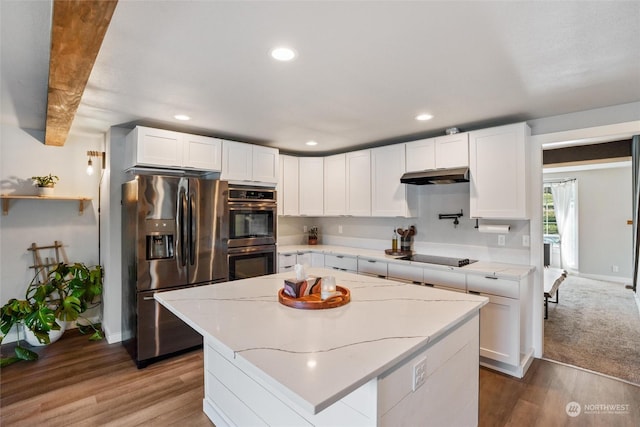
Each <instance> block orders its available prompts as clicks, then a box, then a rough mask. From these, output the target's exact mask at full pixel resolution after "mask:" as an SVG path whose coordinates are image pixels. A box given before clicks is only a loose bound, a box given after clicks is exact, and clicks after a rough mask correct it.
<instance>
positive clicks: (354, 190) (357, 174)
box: [345, 150, 371, 216]
mask: <svg viewBox="0 0 640 427" xmlns="http://www.w3.org/2000/svg"><path fill="white" fill-rule="evenodd" d="M345 171H346V176H347V179H346V184H347V188H346V190H347V192H346V196H347V215H354V216H371V150H361V151H352V152H350V153H347V155H346V169H345Z"/></svg>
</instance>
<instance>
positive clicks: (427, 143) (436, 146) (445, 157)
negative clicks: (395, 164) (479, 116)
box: [405, 133, 469, 172]
mask: <svg viewBox="0 0 640 427" xmlns="http://www.w3.org/2000/svg"><path fill="white" fill-rule="evenodd" d="M405 152H406V156H407V161H406V169H407V172H420V171H424V170H431V169H445V168H460V167H467V166H469V134H468V133H456V134H453V135H446V136H439V137H436V138H428V139H420V140H417V141H411V142H407V143H406V144H405Z"/></svg>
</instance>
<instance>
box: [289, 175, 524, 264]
mask: <svg viewBox="0 0 640 427" xmlns="http://www.w3.org/2000/svg"><path fill="white" fill-rule="evenodd" d="M414 197H417V198H418V216H417V217H416V218H377V217H285V216H281V217H279V222H278V227H279V229H278V241H279V243H280V244H304V243H306V235H305V234H304V233H303V227H304V226H312V225H317V226H318V227H319V229H320V243H322V244H337V245H346V246H355V247H363V248H370V249H379V250H383V249H387V248H390V247H391V237H392V234H393V230H394V229H396V228H398V227H401V228H407V227H408V226H410V225H415V226H416V230H417V233H416V235H415V237H414V243H413V250H415V251H419V252H423V253H430V254H434V255H445V256H460V257H475V258H477V259H482V260H488V261H496V262H513V263H519V264H529V248H527V247H524V246H522V236H525V235H529V233H530V230H529V221H522V220H520V221H518V220H493V221H489V220H480V224H508V225H510V226H511V230H510V232H509V233H506V234H505V237H506V239H505V240H506V241H505V246H498V234H492V233H480V232H478V230H477V229H475V228H474V227H475V223H476V222H475V220H472V219H470V218H469V183H456V184H446V185H425V186H419V187H417V191H416V192H415V195H414ZM461 209H462V211H463V216H462V217H461V218H460V219H459V221H460V223H459V224H458V225H457V226H456V227H454V224H453V219H443V220H440V219H439V218H438V214H441V213H444V214H453V213H459V212H460V210H461ZM340 226H342V233H340V232H339V227H340ZM398 244H399V243H398Z"/></svg>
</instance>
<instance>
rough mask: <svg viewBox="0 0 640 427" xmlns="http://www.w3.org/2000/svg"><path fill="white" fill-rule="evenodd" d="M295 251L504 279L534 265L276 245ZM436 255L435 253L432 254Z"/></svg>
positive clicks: (284, 250) (283, 251) (284, 251)
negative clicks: (454, 262) (449, 262)
mask: <svg viewBox="0 0 640 427" xmlns="http://www.w3.org/2000/svg"><path fill="white" fill-rule="evenodd" d="M297 252H318V253H324V254H336V255H337V254H339V255H350V256H354V257H360V258H366V259H375V260H380V261H387V262H394V263H398V264H406V265H415V266H419V267H424V268H431V269H434V270H449V271H458V272H461V273H470V274H474V275H491V276H493V277H500V278H505V279H521V278H523V277H526V276H527V275H528V274H529V273H531V272H532V271H533V270H534V269H535V267H533V266H531V265H522V264H507V263H497V262H490V261H478V262H474V263H473V264H469V265H466V266H464V267H451V266H444V265H437V264H426V263H422V262H412V261H406V260H401V259H398V257H397V256H391V255H387V254H385V253H384V251H382V250H372V249H362V248H354V247H349V246H336V245H285V246H278V253H280V254H289V253H297ZM433 255H437V254H433Z"/></svg>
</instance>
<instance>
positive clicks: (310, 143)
mask: <svg viewBox="0 0 640 427" xmlns="http://www.w3.org/2000/svg"><path fill="white" fill-rule="evenodd" d="M305 144H306V145H309V146H314V145H318V143H317V142H315V141H307V142H305Z"/></svg>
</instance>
